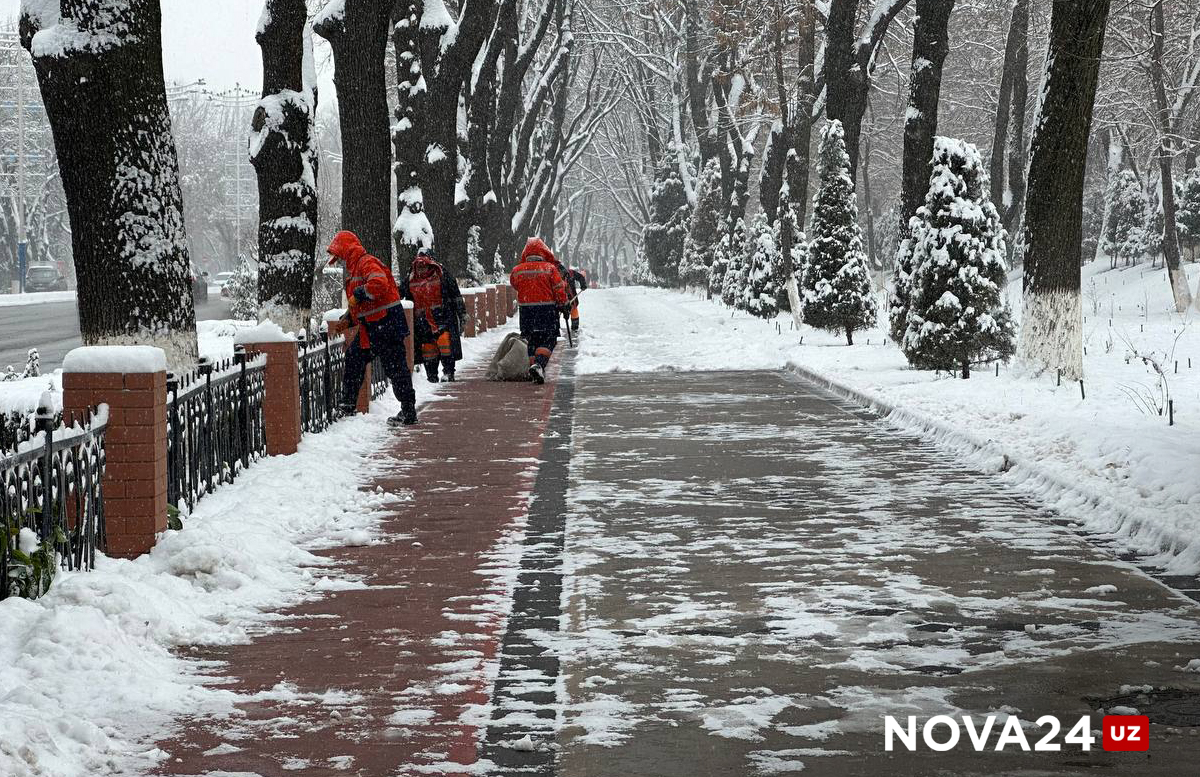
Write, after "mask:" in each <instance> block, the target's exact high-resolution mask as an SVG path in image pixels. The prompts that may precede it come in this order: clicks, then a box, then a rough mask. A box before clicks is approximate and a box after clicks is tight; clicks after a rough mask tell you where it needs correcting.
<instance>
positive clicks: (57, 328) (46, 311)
mask: <svg viewBox="0 0 1200 777" xmlns="http://www.w3.org/2000/svg"><path fill="white" fill-rule="evenodd" d="M229 315H230V313H229V303H228V302H227V301H225V300H223V299H221V297H220V295H219V294H216V293H210V294H209V295H208V302H206V303H204V304H202V305H199V306H197V308H196V320H197V321H208V320H212V319H223V318H229ZM0 333H3V334H2V335H0V370H3V369H4V368H5V366H6V365H9V364H11V365H12V367H13V369H14V370H17V371H20V370H21V369H22V368H23V367H24V366H25V357H26V354H28V353H29V349H30V348H37V349H38V354H39V355H40V356H41V365H42V370H43V371H44V372H49V371H50V370H54V369H57V368H58V367H59V366H60V365H61V364H62V360H63V357H64V356H66V355H67V352H68V351H70V350H71V349H72V348H78V347H79V346H80V345H82V341H81V340H80V339H79V314H78V312H77V311H76V309H75V303H74V302H42V303H37V304H34V305H21V306H17V307H0Z"/></svg>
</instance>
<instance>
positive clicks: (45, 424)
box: [0, 407, 108, 599]
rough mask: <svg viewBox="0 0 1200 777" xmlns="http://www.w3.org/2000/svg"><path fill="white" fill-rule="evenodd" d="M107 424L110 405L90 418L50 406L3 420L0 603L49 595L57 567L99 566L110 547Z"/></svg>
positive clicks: (0, 455)
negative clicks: (99, 555)
mask: <svg viewBox="0 0 1200 777" xmlns="http://www.w3.org/2000/svg"><path fill="white" fill-rule="evenodd" d="M30 420H32V421H33V424H32V426H31V424H30ZM107 421H108V411H107V409H106V408H103V407H102V408H101V409H100V410H98V411H96V412H94V413H90V414H88V416H87V417H75V416H74V415H68V416H66V417H64V416H63V415H62V414H54V413H50V412H48V411H46V410H45V409H44V408H42V409H40V410H39V411H38V413H37V414H36V415H35V416H33V417H32V419H29V418H21V419H20V420H19V421H17V422H16V423H15V424H14V423H13V421H12V420H11V417H10V418H9V419H0V438H2V439H3V440H4V441H5V442H4V446H3V447H0V519H2V520H3V527H2V528H3V537H0V599H3V598H5V597H7V596H9V595H10V594H19V595H21V596H28V597H33V596H37V595H39V594H41V593H44V592H45V590H46V588H47V587H49V584H50V579H51V578H52V577H53V574H54V565H55V564H58V565H60V566H62V567H63V568H64V569H91V568H92V567H93V566H94V565H95V562H96V549H97V548H101V549H103V548H104V545H105V532H104V500H103V498H102V496H101V492H100V482H101V480H102V479H103V477H104V432H105V429H106V425H107ZM10 441H12V443H11V444H10ZM23 529H25V530H28V531H25V532H22V530H23ZM30 533H32V536H31V534H30ZM34 538H36V545H35V544H34V543H33V542H30V540H31V539H34Z"/></svg>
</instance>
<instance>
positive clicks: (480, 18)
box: [419, 0, 497, 276]
mask: <svg viewBox="0 0 1200 777" xmlns="http://www.w3.org/2000/svg"><path fill="white" fill-rule="evenodd" d="M423 9H424V10H423V14H422V17H421V25H420V49H421V70H422V73H423V75H424V77H425V83H426V86H427V87H428V90H429V94H428V98H427V100H426V102H425V106H426V114H427V115H426V122H425V138H424V142H423V143H422V144H421V145H420V149H419V150H420V153H422V154H423V155H424V161H423V163H422V165H421V167H420V171H419V178H420V181H421V186H422V192H423V195H424V203H425V213H426V215H427V216H428V218H429V223H430V225H431V226H432V228H433V235H434V247H435V250H436V251H437V254H438V259H439V261H440V262H441V263H442V264H443V265H444V266H445V267H446V269H448V270H449V271H450V272H451V273H452V274H454V275H458V276H463V275H466V272H467V230H468V227H469V225H470V213H469V208H470V202H468V201H467V200H466V198H465V197H463V198H460V196H459V194H460V189H459V186H458V184H459V169H458V168H459V165H458V161H459V156H460V155H459V138H458V114H459V98H460V97H461V96H462V92H463V85H464V83H465V81H466V79H467V78H468V77H469V76H470V74H471V66H472V65H473V64H474V63H475V60H476V58H477V56H478V54H479V50H480V48H481V47H482V46H483V43H484V41H485V39H486V38H487V35H488V34H489V33H490V32H491V31H492V28H493V27H494V26H495V22H496V11H497V4H496V0H473V1H472V2H469V3H463V4H462V6H461V9H460V10H461V17H460V18H459V19H458V20H457V21H454V20H453V18H452V17H451V14H450V11H449V10H447V9H446V6H445V3H444V2H443V0H424V3H423ZM452 25H453V29H454V35H453V39H452V42H449V44H448V45H447V40H448V39H447V34H448V33H449V32H450V30H451V26H452ZM464 194H465V191H464Z"/></svg>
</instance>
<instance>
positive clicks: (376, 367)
mask: <svg viewBox="0 0 1200 777" xmlns="http://www.w3.org/2000/svg"><path fill="white" fill-rule="evenodd" d="M388 385H389V384H388V377H387V372H385V371H384V369H383V359H380V358H379V357H378V356H376V357H375V358H374V360H372V361H371V399H379V398H380V397H382V396H383V395H384V394H386V393H387V390H388Z"/></svg>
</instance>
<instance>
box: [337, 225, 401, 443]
mask: <svg viewBox="0 0 1200 777" xmlns="http://www.w3.org/2000/svg"><path fill="white" fill-rule="evenodd" d="M328 253H329V257H330V258H329V263H330V264H335V263H338V262H341V263H343V264H344V265H345V270H346V282H345V283H346V302H347V304H348V305H349V306H350V312H349V315H350V321H351V323H352V324H354V325H355V326H357V327H358V337H356V338H355V339H354V340H353V341H352V342H351V343H350V347H349V348H348V349H347V350H346V368H345V373H344V374H343V376H342V398H341V407H342V412H343V413H345V414H347V415H349V414H351V413H353V412H354V407H355V404H356V400H357V398H358V391H359V389H361V388H362V383H363V380H364V378H365V377H366V373H367V365H368V364H370V363H371V360H372V359H373V358H374V356H375V355H378V356H379V359H380V361H381V362H383V370H384V372H385V373H386V374H387V376H388V380H390V381H391V383H392V391H393V392H394V393H395V395H396V399H398V400H400V412H399V413H398V414H396V415H395V416H394V417H392V418H389V419H388V425H390V426H399V425H400V424H404V425H406V426H407V425H411V424H415V423H416V422H417V396H416V393H415V392H414V391H413V384H412V373H411V372H409V371H408V358H407V354H406V352H405V348H404V339H405V338H406V337H408V334H409V333H408V322H407V321H406V320H405V318H404V306H403V304H402V303H401V301H400V291H399V289H397V288H396V280H395V278H393V277H392V271H391V270H390V269H388V268H387V267H386V266H384V264H383V262H381V261H379V260H378V259H376V258H375V257H374V256H371V255H370V254H368V253H367V250H366V249H365V248H363V246H362V243H361V242H359V239H358V236H357V235H355V234H354V233H353V232H346V231H342V232H338V233H337V234H336V235H334V238H333V242H332V243H330V244H329V249H328Z"/></svg>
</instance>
